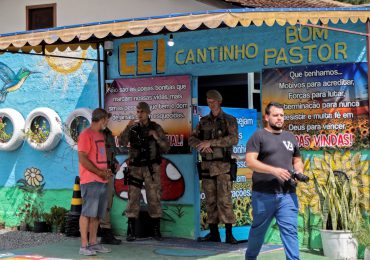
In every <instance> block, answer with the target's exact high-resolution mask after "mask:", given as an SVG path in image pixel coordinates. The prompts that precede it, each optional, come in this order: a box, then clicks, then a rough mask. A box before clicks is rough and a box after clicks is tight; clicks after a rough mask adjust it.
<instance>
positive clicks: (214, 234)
mask: <svg viewBox="0 0 370 260" xmlns="http://www.w3.org/2000/svg"><path fill="white" fill-rule="evenodd" d="M209 230H210V232H209V233H208V234H207V235H206V236H205V237H200V238H198V241H199V242H221V238H220V232H219V231H218V225H217V224H209Z"/></svg>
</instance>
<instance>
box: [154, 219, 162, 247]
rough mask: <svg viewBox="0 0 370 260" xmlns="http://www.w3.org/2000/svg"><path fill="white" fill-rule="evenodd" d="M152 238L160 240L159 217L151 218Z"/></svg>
mask: <svg viewBox="0 0 370 260" xmlns="http://www.w3.org/2000/svg"><path fill="white" fill-rule="evenodd" d="M153 238H154V239H155V240H158V241H162V240H163V238H162V234H161V218H153Z"/></svg>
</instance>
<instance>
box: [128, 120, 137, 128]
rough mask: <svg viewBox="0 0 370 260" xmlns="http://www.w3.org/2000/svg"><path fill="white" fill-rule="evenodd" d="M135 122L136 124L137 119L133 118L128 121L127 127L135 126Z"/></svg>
mask: <svg viewBox="0 0 370 260" xmlns="http://www.w3.org/2000/svg"><path fill="white" fill-rule="evenodd" d="M134 124H135V120H134V119H131V120H130V121H128V124H127V127H130V126H133V125H134Z"/></svg>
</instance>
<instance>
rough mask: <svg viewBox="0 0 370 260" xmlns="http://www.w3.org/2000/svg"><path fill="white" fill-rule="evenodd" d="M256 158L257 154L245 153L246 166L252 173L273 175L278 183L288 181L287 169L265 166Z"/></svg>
mask: <svg viewBox="0 0 370 260" xmlns="http://www.w3.org/2000/svg"><path fill="white" fill-rule="evenodd" d="M257 158H258V153H257V152H247V154H246V156H245V160H246V163H247V166H248V167H249V168H251V169H252V170H253V171H255V172H263V173H267V174H271V175H274V176H275V177H276V178H278V179H279V180H280V181H287V180H289V179H290V173H289V171H288V170H287V169H283V168H279V167H274V166H271V165H268V164H265V163H263V162H261V161H259V160H258V159H257Z"/></svg>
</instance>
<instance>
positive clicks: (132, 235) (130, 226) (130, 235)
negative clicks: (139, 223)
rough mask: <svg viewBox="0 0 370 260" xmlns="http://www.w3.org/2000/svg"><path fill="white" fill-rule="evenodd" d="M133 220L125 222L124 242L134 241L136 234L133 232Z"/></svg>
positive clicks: (134, 221)
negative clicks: (125, 233)
mask: <svg viewBox="0 0 370 260" xmlns="http://www.w3.org/2000/svg"><path fill="white" fill-rule="evenodd" d="M135 223H136V219H135V218H129V219H128V222H127V236H126V241H128V242H131V241H135V240H136V232H135Z"/></svg>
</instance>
